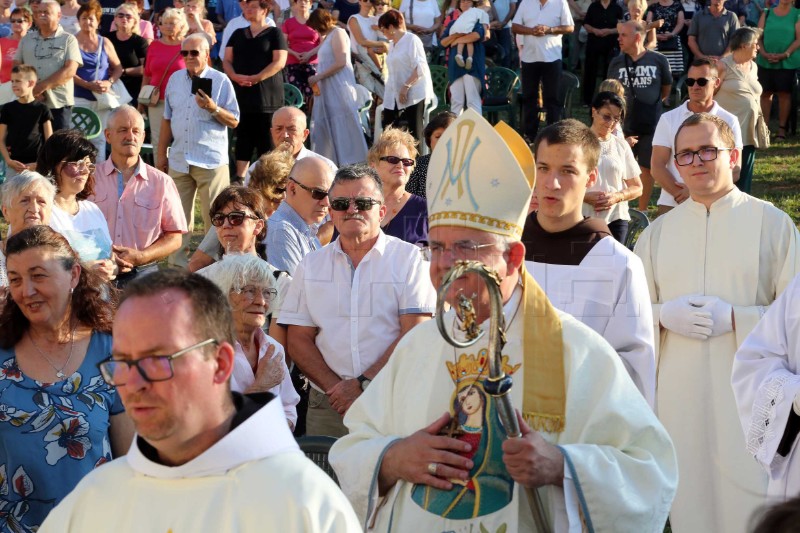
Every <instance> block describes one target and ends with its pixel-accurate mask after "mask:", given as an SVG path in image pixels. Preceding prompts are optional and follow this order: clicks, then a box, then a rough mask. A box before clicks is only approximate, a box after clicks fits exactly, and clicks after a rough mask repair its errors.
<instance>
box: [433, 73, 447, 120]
mask: <svg viewBox="0 0 800 533" xmlns="http://www.w3.org/2000/svg"><path fill="white" fill-rule="evenodd" d="M430 69H431V81H432V82H433V94H435V95H436V98H438V99H439V105H438V106H437V107H436V109H434V110H433V111H431V116H434V115H436V114H438V113H439V112H440V111H447V110H449V109H450V106H449V105H447V88H448V86H449V84H450V80H449V78H448V76H447V67H443V66H441V65H431V66H430Z"/></svg>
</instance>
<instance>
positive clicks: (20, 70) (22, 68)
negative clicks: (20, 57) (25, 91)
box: [11, 65, 39, 80]
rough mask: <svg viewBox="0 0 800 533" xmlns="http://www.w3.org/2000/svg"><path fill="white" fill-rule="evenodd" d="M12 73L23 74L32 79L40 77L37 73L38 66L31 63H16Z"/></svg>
mask: <svg viewBox="0 0 800 533" xmlns="http://www.w3.org/2000/svg"><path fill="white" fill-rule="evenodd" d="M11 74H22V75H24V76H27V77H28V78H30V79H32V80H38V79H39V75H38V74H37V73H36V68H35V67H32V66H30V65H16V66H14V67H12V68H11Z"/></svg>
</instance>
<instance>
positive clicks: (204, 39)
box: [181, 32, 211, 52]
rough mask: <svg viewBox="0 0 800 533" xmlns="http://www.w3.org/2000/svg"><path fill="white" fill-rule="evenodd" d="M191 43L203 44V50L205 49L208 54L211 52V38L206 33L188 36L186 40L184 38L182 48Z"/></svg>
mask: <svg viewBox="0 0 800 533" xmlns="http://www.w3.org/2000/svg"><path fill="white" fill-rule="evenodd" d="M189 41H199V42H202V43H204V44H203V45H202V46H201V48H204V49H205V51H206V52H209V51H210V50H211V37H209V36H208V35H206V34H205V33H200V32H197V33H192V34H191V35H187V36H186V38H184V39H183V41H181V48H183V47H184V46H185V45H186V43H188V42H189Z"/></svg>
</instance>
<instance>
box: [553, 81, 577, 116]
mask: <svg viewBox="0 0 800 533" xmlns="http://www.w3.org/2000/svg"><path fill="white" fill-rule="evenodd" d="M580 86H581V80H579V79H578V76H576V75H575V74H573V73H572V72H567V71H566V70H563V71H561V81H560V82H559V85H558V103H559V104H560V105H561V118H572V96H573V94H575V90H576V89H577V88H578V87H580Z"/></svg>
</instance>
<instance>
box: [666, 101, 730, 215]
mask: <svg viewBox="0 0 800 533" xmlns="http://www.w3.org/2000/svg"><path fill="white" fill-rule="evenodd" d="M688 106H689V102H688V100H687V101H686V102H684V103H683V105H681V106H680V107H676V108H675V109H673V110H672V111H668V112H666V113H664V114H663V115H661V118H660V119H658V125H657V126H656V131H655V133H654V134H653V146H664V147H667V148H669V149H670V150H671V151H672V153H671V154H670V158H669V163H667V170H669V173H670V174H672V177H673V178H675V181H677V182H678V183H683V178H681V175H680V174H679V173H678V168H677V167H676V166H675V160H674V159H673V158H672V156H674V155H675V146H674V145H675V134H676V133H677V131H678V128H679V127H680V126H681V124H683V121H684V120H686V119H687V118H689V117H690V116H691V115H693V114H694V111H689V107H688ZM709 113H710V114H712V115H716V116H718V117H719V118H721V119H722V120H724V121H725V122H727V123H728V125H729V126H730V127H731V129H732V130H733V140H734V145H735V146H736V148H738V149H739V153H740V154H741V150H742V128H741V127H740V126H739V119H738V118H736V117H735V116H734V115H731V114H730V113H728V112H727V111H725V110H724V109H722V108H721V107H720V106H719V104H717V103H716V102H714V107H712V108H711V111H709ZM658 205H667V206H671V207H676V206H677V205H678V202H676V201H675V198H674V197H673V196H672V195H671V194H670V193H668V192H667V190H666V189H664V188H662V189H661V196H659V197H658Z"/></svg>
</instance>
